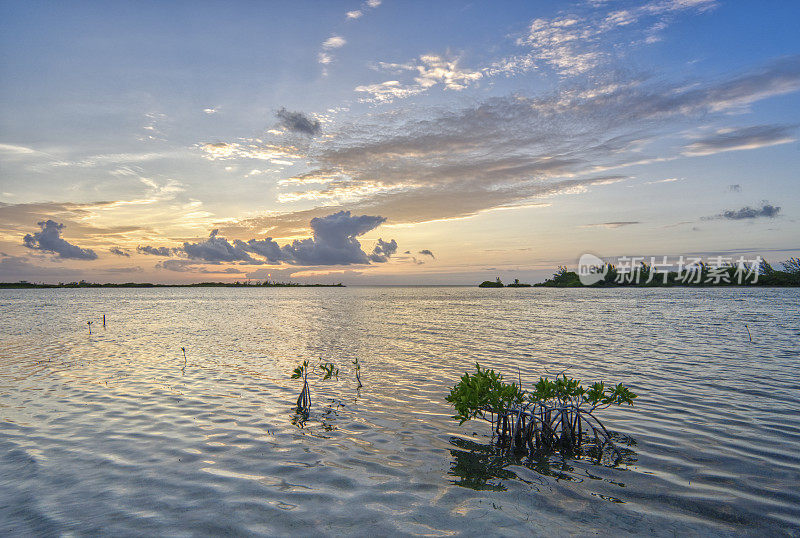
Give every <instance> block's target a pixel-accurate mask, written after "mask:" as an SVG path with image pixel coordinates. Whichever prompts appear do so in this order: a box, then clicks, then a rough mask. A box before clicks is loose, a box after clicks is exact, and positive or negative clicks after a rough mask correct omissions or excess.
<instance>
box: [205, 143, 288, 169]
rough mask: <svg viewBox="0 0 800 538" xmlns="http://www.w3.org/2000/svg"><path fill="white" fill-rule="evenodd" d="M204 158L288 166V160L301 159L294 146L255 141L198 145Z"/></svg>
mask: <svg viewBox="0 0 800 538" xmlns="http://www.w3.org/2000/svg"><path fill="white" fill-rule="evenodd" d="M199 147H200V149H201V150H202V151H203V153H204V155H203V156H204V157H205V158H206V159H208V160H210V161H226V160H233V159H258V160H261V161H269V162H270V163H272V164H276V165H283V166H288V165H291V164H292V163H293V161H291V160H289V159H300V158H302V157H303V155H302V153H301V152H300V150H299V149H298V148H296V147H294V146H289V145H278V144H263V143H258V142H257V141H255V140H245V141H244V143H239V142H214V143H206V144H201V145H199Z"/></svg>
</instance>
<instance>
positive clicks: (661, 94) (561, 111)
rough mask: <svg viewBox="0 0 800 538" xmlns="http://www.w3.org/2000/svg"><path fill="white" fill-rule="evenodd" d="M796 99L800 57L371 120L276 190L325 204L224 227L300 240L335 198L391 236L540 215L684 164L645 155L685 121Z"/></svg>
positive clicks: (344, 129)
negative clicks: (485, 216)
mask: <svg viewBox="0 0 800 538" xmlns="http://www.w3.org/2000/svg"><path fill="white" fill-rule="evenodd" d="M797 89H800V56H792V57H787V58H782V59H779V60H778V61H774V62H771V63H769V64H766V65H764V66H761V67H758V68H756V69H752V70H750V71H745V72H742V73H738V74H734V75H732V76H728V77H725V78H720V79H717V80H714V81H712V82H706V81H700V80H690V81H681V82H680V83H669V82H665V81H663V79H644V78H635V79H628V78H613V79H606V80H603V83H602V84H598V83H585V84H577V85H572V84H571V85H566V86H564V87H563V88H562V89H560V90H559V91H557V92H554V93H551V94H543V95H539V96H536V97H528V96H525V95H523V94H512V95H508V96H505V97H493V98H488V99H484V100H482V101H477V102H475V103H474V104H470V105H467V106H460V107H458V108H420V107H407V108H401V107H397V109H395V110H391V111H387V112H383V113H380V112H379V113H371V114H370V115H369V116H365V117H364V118H362V119H361V120H360V121H357V122H356V123H354V124H342V125H341V126H339V127H338V128H337V131H335V132H332V133H330V134H331V138H330V141H329V142H326V143H325V144H321V145H319V146H315V147H313V148H311V149H310V151H309V153H308V154H307V156H306V159H307V161H308V162H309V163H310V166H311V167H312V168H311V169H310V170H309V171H308V172H306V173H304V174H302V175H300V176H296V177H295V178H292V179H290V180H286V181H285V182H282V183H281V184H280V185H279V187H280V189H281V191H280V193H279V196H282V197H283V199H305V200H317V201H321V202H324V205H323V204H320V205H319V206H318V207H315V208H312V209H307V210H300V211H295V212H291V213H285V214H278V215H275V214H272V215H264V216H255V217H249V218H246V219H242V220H240V221H228V222H225V223H220V227H221V228H223V229H224V231H225V232H226V233H229V234H234V233H235V234H236V235H239V236H242V235H245V234H248V233H253V231H255V230H264V229H270V233H271V234H274V235H275V236H278V237H280V236H287V235H296V234H297V233H301V232H302V231H304V230H307V223H308V221H309V220H310V219H311V218H314V217H319V216H324V215H327V214H330V213H331V212H332V211H337V210H344V209H345V207H343V204H344V202H343V201H340V199H338V198H336V197H335V196H334V195H335V194H337V193H339V194H340V193H343V192H346V193H348V197H347V198H346V204H347V207H346V209H349V210H351V211H354V212H357V213H365V214H373V215H382V216H384V217H386V218H387V219H388V220H389V221H390V222H391V223H392V225H393V226H394V225H402V224H413V223H420V222H429V221H433V220H442V219H454V218H467V217H470V216H473V215H477V214H479V213H481V212H484V211H489V210H497V209H513V208H529V207H534V206H538V207H542V204H544V203H547V202H546V200H545V199H547V198H550V197H554V196H559V195H567V194H580V193H584V192H588V191H590V190H593V189H599V188H604V187H605V186H606V185H608V184H611V183H614V182H619V181H625V180H626V178H627V174H625V173H620V172H624V169H625V168H626V167H632V166H634V165H642V164H647V163H652V162H665V161H668V160H672V159H677V158H681V153H680V151H681V149H680V148H678V150H677V151H675V152H673V154H669V153H667V154H660V155H658V156H652V155H648V154H647V151H648V149H649V148H650V144H651V143H655V142H657V141H659V140H663V139H664V137H665V136H668V135H677V134H679V133H681V132H682V131H683V129H684V128H685V125H686V123H687V122H691V121H696V120H697V119H698V118H703V119H704V120H708V119H712V120H713V119H715V117H717V116H719V117H722V116H723V115H724V114H726V113H728V112H730V111H732V110H738V109H739V108H740V107H742V106H747V105H749V104H751V103H755V102H757V101H759V100H762V99H766V98H768V97H771V96H776V95H782V94H786V93H790V92H794V91H796V90H797ZM658 151H661V150H660V149H659V150H658ZM378 178H379V183H380V184H379V185H378ZM314 182H318V183H322V184H324V185H325V187H324V188H323V189H320V188H318V187H315V186H313V184H314ZM359 187H362V188H363V190H362V191H359V190H358V189H359ZM325 196H327V197H325Z"/></svg>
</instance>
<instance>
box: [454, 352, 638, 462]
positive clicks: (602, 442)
mask: <svg viewBox="0 0 800 538" xmlns="http://www.w3.org/2000/svg"><path fill="white" fill-rule="evenodd" d="M475 369H476V372H475V373H474V374H472V375H470V374H469V372H467V373H465V374H464V375H463V376H462V377H461V381H460V382H459V383H457V384H456V385H455V386H454V387H453V388H452V389H451V390H450V394H449V395H448V396H447V397H446V400H447V401H448V402H450V404H451V405H453V407H454V408H455V410H456V414H455V415H454V416H453V418H454V419H456V420H459V421H460V423H461V424H463V423H464V422H466V421H467V420H471V419H473V418H480V419H484V420H486V421H488V422H490V423H491V424H492V431H493V433H492V438H493V439H494V437H495V435H496V436H497V442H498V444H499V445H500V446H501V447H503V448H504V449H506V450H507V451H508V452H511V451H512V450H520V451H525V452H527V453H528V454H529V455H530V456H535V455H542V454H546V453H549V452H553V451H555V450H560V451H561V452H562V453H564V454H567V455H569V454H573V453H575V452H577V451H579V450H580V448H581V445H582V444H583V442H584V437H589V439H590V440H591V439H593V440H594V442H595V444H596V445H597V447H598V448H599V449H600V450H601V451H602V450H603V448H604V447H605V446H606V445H608V446H610V447H611V449H612V450H614V452H615V453H616V454H617V456H618V457H621V453H620V451H619V450H618V449H617V448H616V447H615V446H614V443H613V442H612V440H611V434H610V433H609V432H608V430H607V429H606V427H605V426H604V425H603V423H602V422H601V421H600V420H599V419H598V418H597V416H596V415H595V413H596V412H597V411H599V410H602V409H606V408H607V407H609V406H612V405H622V404H628V405H633V400H634V398H636V395H635V394H634V393H633V392H631V391H630V390H629V389H628V388H627V387H625V386H624V385H623V384H622V383H619V384H618V385H616V386H614V387H611V388H607V387H606V386H605V384H604V383H603V382H602V381H600V382H597V383H594V384H592V385H590V386H589V388H588V389H586V388H584V387H583V386H582V385H581V383H580V381H578V380H576V379H573V378H568V377H567V376H566V375H563V374H562V375H559V376H556V378H555V380H552V381H551V380H550V379H548V378H546V377H542V378H540V379H539V381H538V382H537V383H536V384H534V385H533V389H532V390H523V389H522V388H520V387H518V386H517V384H516V383H506V382H504V381H503V376H502V375H501V374H499V373H497V372H495V371H494V370H490V369H482V368H481V366H480V365H479V364H477V363H476V364H475ZM520 385H521V381H520Z"/></svg>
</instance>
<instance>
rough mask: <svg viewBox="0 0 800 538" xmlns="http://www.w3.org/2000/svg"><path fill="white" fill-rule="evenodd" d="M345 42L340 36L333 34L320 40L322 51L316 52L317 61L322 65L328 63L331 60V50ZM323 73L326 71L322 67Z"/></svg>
mask: <svg viewBox="0 0 800 538" xmlns="http://www.w3.org/2000/svg"><path fill="white" fill-rule="evenodd" d="M345 43H347V41H346V40H345V39H344V38H343V37H342V36H338V35H333V36H331V37H329V38H328V39H326V40H325V41H323V42H322V52H320V53H319V54H317V61H318V62H319V63H321V64H322V65H328V64H329V63H331V62H333V56H332V54H331V51H332V50H334V49H338V48H341V47H343V46H344V45H345ZM323 74H327V71H326V70H324V69H323Z"/></svg>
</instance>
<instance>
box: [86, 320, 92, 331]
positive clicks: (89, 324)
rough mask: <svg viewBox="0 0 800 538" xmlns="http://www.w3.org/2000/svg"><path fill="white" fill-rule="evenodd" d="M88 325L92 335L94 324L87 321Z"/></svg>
mask: <svg viewBox="0 0 800 538" xmlns="http://www.w3.org/2000/svg"><path fill="white" fill-rule="evenodd" d="M86 325H88V326H89V334H92V322H91V321H87V322H86Z"/></svg>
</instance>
